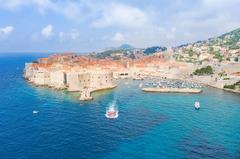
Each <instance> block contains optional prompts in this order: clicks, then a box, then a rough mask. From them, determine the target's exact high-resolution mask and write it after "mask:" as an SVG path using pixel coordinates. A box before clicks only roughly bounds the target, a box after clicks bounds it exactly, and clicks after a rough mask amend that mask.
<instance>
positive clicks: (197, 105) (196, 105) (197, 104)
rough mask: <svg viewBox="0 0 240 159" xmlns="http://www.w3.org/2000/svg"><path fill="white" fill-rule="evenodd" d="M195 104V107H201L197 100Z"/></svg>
mask: <svg viewBox="0 0 240 159" xmlns="http://www.w3.org/2000/svg"><path fill="white" fill-rule="evenodd" d="M194 106H195V109H200V103H199V102H198V101H196V102H195V104H194Z"/></svg>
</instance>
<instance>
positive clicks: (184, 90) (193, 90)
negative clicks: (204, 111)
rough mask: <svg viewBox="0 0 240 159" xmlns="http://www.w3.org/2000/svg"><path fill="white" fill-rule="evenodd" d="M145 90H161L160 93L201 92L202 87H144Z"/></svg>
mask: <svg viewBox="0 0 240 159" xmlns="http://www.w3.org/2000/svg"><path fill="white" fill-rule="evenodd" d="M142 90H143V91H144V92H160V93H193V94H197V93H201V92H202V90H201V89H196V88H155V87H151V88H142Z"/></svg>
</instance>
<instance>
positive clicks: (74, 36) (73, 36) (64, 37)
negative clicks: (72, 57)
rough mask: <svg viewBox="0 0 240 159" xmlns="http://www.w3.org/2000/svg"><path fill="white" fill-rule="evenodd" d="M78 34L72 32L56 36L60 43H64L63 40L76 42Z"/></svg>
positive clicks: (75, 31) (60, 33) (74, 31)
mask: <svg viewBox="0 0 240 159" xmlns="http://www.w3.org/2000/svg"><path fill="white" fill-rule="evenodd" d="M79 35H80V33H79V32H78V31H77V30H72V31H70V32H63V31H62V32H59V34H58V36H59V39H60V41H64V40H68V39H71V40H76V39H78V38H79Z"/></svg>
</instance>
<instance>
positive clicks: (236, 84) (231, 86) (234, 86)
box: [224, 81, 240, 90]
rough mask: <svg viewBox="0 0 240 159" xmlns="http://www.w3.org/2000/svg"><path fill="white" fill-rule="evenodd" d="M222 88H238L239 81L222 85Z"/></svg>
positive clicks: (239, 87) (239, 86)
mask: <svg viewBox="0 0 240 159" xmlns="http://www.w3.org/2000/svg"><path fill="white" fill-rule="evenodd" d="M224 88H227V89H234V90H236V89H240V81H238V82H236V83H234V84H231V85H224Z"/></svg>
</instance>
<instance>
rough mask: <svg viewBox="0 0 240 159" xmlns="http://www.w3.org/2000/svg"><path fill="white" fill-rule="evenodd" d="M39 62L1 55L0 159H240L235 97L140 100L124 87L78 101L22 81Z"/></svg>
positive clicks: (147, 96)
mask: <svg viewBox="0 0 240 159" xmlns="http://www.w3.org/2000/svg"><path fill="white" fill-rule="evenodd" d="M42 56H43V55H40V54H5V55H4V54H3V55H0V68H1V69H0V73H1V78H0V90H1V91H0V101H1V103H0V158H3V159H16V158H18V159H32V158H34V159H38V158H39V159H40V158H41V159H49V158H50V159H65V158H68V159H72V158H104V159H111V158H114V159H115V158H129V159H135V158H136V159H139V158H161V159H165V158H166V159H169V158H170V159H172V158H174V159H175V158H178V159H181V158H184V159H185V158H188V159H203V158H217V159H228V158H231V159H232V158H235V159H238V158H240V96H239V95H236V94H233V93H229V92H224V91H221V90H217V89H212V88H204V92H203V93H202V94H197V95H190V94H158V93H144V92H142V91H141V90H140V89H139V88H138V84H139V83H138V82H137V81H131V80H129V81H128V84H127V85H126V84H125V81H120V82H119V86H118V87H117V88H116V89H114V90H111V91H104V92H96V93H94V94H93V96H94V98H95V100H93V101H90V102H79V101H78V100H77V94H75V93H67V92H65V91H55V90H51V89H47V88H40V87H34V86H31V85H29V84H28V83H26V81H25V80H24V79H22V70H23V67H24V63H25V62H28V61H32V60H35V59H37V58H39V57H42ZM44 56H46V55H44ZM113 100H116V103H117V105H118V108H119V118H118V119H116V120H109V119H106V118H105V116H104V113H105V108H106V106H108V105H109V104H110V103H111V102H112V101H113ZM195 100H199V101H200V102H201V109H200V110H198V111H196V110H195V109H194V101H195ZM33 110H38V111H39V113H38V114H33V113H32V111H33Z"/></svg>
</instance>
